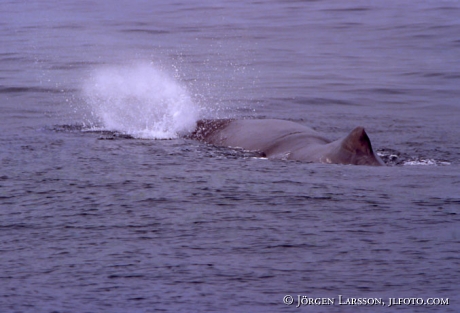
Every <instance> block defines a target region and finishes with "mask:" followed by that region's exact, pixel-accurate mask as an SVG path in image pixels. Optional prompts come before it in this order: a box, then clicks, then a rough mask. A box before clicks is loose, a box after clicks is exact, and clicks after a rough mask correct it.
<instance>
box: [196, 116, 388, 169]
mask: <svg viewBox="0 0 460 313" xmlns="http://www.w3.org/2000/svg"><path fill="white" fill-rule="evenodd" d="M187 137H188V138H190V139H195V140H199V141H202V142H206V143H208V144H213V145H216V146H225V147H232V148H242V149H245V150H251V151H257V152H260V153H261V155H264V156H265V157H267V158H270V159H287V160H297V161H304V162H321V163H335V164H355V165H384V163H383V162H382V160H381V159H380V158H379V157H378V156H377V155H375V154H374V151H373V150H372V146H371V142H370V140H369V137H368V136H367V134H366V132H365V131H364V128H362V127H356V128H355V129H354V130H353V131H351V133H350V134H349V135H347V136H346V137H344V138H342V139H339V140H336V141H332V142H331V141H330V140H328V139H327V138H324V137H323V136H321V135H320V134H318V133H317V132H316V131H314V130H313V129H311V128H309V127H306V126H303V125H300V124H297V123H294V122H290V121H284V120H271V119H252V120H230V119H226V120H201V121H198V123H197V127H196V129H195V131H194V132H193V133H191V134H190V135H189V136H187Z"/></svg>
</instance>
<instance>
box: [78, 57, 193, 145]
mask: <svg viewBox="0 0 460 313" xmlns="http://www.w3.org/2000/svg"><path fill="white" fill-rule="evenodd" d="M83 93H84V97H85V100H86V103H87V104H88V105H89V109H90V112H91V121H90V123H91V125H95V124H96V125H100V126H102V128H103V129H105V130H110V131H117V132H121V133H125V134H129V135H131V136H133V137H136V138H149V139H170V138H177V137H178V136H180V135H181V134H184V133H187V132H189V131H192V130H193V129H194V128H195V125H196V121H197V120H198V118H199V107H198V106H197V105H195V104H194V102H193V101H192V99H191V97H190V95H189V93H188V92H187V90H186V88H185V87H183V86H181V84H180V83H179V82H177V81H175V80H174V79H172V78H171V77H170V76H169V75H167V74H166V73H165V72H163V71H161V70H159V69H157V68H155V67H154V66H152V64H148V63H145V64H135V65H131V66H107V67H104V68H99V69H96V70H95V71H94V72H93V73H92V75H91V77H90V78H89V79H88V80H87V81H86V82H85V84H84V86H83Z"/></svg>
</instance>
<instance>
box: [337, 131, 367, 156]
mask: <svg viewBox="0 0 460 313" xmlns="http://www.w3.org/2000/svg"><path fill="white" fill-rule="evenodd" d="M341 146H342V149H345V150H347V151H350V152H355V153H359V154H361V153H362V154H373V153H374V152H373V151H372V146H371V141H370V140H369V137H368V136H367V134H366V132H365V131H364V128H363V127H356V128H355V129H353V130H352V131H351V132H350V134H349V135H348V136H347V137H345V138H344V139H343V141H342V144H341Z"/></svg>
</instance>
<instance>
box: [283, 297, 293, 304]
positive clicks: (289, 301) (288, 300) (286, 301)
mask: <svg viewBox="0 0 460 313" xmlns="http://www.w3.org/2000/svg"><path fill="white" fill-rule="evenodd" d="M283 303H284V304H286V305H291V304H293V303H294V298H293V297H292V296H290V295H287V296H284V298H283Z"/></svg>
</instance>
